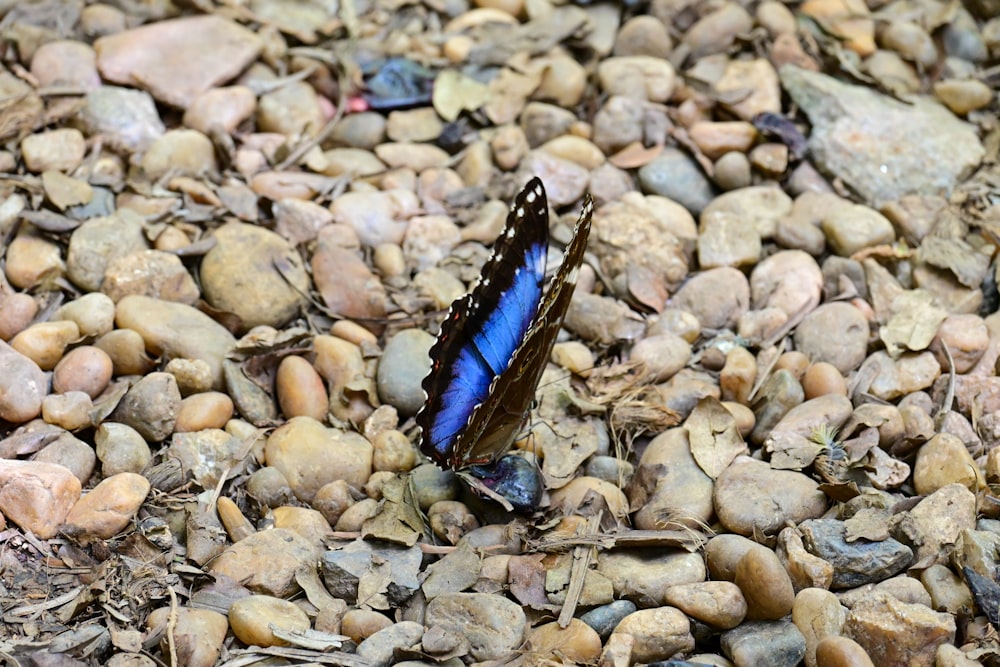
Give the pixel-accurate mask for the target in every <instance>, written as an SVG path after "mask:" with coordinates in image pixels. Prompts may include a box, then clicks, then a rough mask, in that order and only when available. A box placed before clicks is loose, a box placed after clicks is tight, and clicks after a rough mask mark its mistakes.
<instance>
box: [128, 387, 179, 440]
mask: <svg viewBox="0 0 1000 667" xmlns="http://www.w3.org/2000/svg"><path fill="white" fill-rule="evenodd" d="M180 404H181V394H180V391H178V389H177V380H175V379H174V376H173V375H170V374H169V373H162V372H157V373H150V374H149V375H146V376H144V377H142V378H140V379H139V380H138V381H137V382H136V383H135V384H134V385H132V388H131V389H129V390H128V393H126V394H125V396H124V397H123V398H122V400H121V402H120V403H119V404H118V407H117V408H115V411H114V412H113V413H112V415H111V419H113V420H114V421H119V422H122V423H123V424H126V425H128V426H131V427H132V428H134V429H135V430H136V431H138V432H139V434H140V435H141V436H142V437H143V438H145V439H146V440H147V441H148V442H158V441H160V440H165V439H166V438H167V437H168V436H169V435H170V434H171V433H173V430H174V423H175V422H176V420H177V412H178V411H179V410H180Z"/></svg>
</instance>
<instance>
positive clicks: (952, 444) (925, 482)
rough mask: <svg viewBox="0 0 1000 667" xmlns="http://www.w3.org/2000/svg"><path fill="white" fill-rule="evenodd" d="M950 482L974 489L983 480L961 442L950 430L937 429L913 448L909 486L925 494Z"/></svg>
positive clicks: (981, 486)
mask: <svg viewBox="0 0 1000 667" xmlns="http://www.w3.org/2000/svg"><path fill="white" fill-rule="evenodd" d="M954 483H957V484H961V485H962V486H965V487H966V488H969V489H970V490H972V491H974V492H975V491H978V490H979V489H981V488H983V486H984V484H985V481H984V480H983V476H982V473H981V472H980V470H979V466H978V465H976V463H975V461H973V459H972V455H971V454H969V450H968V449H967V448H966V446H965V444H964V443H963V442H962V441H961V440H960V439H959V438H958V437H956V436H954V435H951V434H950V433H938V434H937V435H935V436H934V437H933V438H931V439H930V440H929V441H927V442H926V443H924V444H923V445H922V446H921V447H920V449H919V450H917V460H916V462H915V463H914V465H913V486H914V488H915V489H916V491H917V493H918V494H921V495H928V494H931V493H934V492H935V491H937V490H938V489H941V488H944V487H945V486H948V485H949V484H954Z"/></svg>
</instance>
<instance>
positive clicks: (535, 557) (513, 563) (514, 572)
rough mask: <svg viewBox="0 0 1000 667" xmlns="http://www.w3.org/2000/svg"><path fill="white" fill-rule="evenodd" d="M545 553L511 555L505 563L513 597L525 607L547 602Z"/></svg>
mask: <svg viewBox="0 0 1000 667" xmlns="http://www.w3.org/2000/svg"><path fill="white" fill-rule="evenodd" d="M543 558H545V554H528V555H524V556H511V557H510V562H509V563H508V565H507V581H508V582H509V583H510V593H511V595H513V596H514V599H515V600H517V601H518V602H520V603H521V605H522V606H525V607H543V606H546V605H548V604H549V600H548V598H547V597H546V595H545V567H544V566H543V565H542V559H543Z"/></svg>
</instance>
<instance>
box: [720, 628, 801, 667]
mask: <svg viewBox="0 0 1000 667" xmlns="http://www.w3.org/2000/svg"><path fill="white" fill-rule="evenodd" d="M721 644H722V652H723V653H724V654H725V655H726V656H727V657H728V658H729V659H730V660H732V661H733V662H734V663H735V664H737V665H761V664H767V665H774V666H775V667H793V666H794V665H797V664H799V662H800V661H801V660H802V658H803V656H805V653H806V642H805V638H804V637H803V636H802V633H801V632H799V630H798V628H796V627H795V625H794V624H792V623H790V622H789V621H750V622H747V623H744V624H742V625H740V626H739V627H737V628H733V629H732V630H729V631H727V632H725V633H723V635H722V640H721Z"/></svg>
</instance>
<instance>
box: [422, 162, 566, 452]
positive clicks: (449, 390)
mask: <svg viewBox="0 0 1000 667" xmlns="http://www.w3.org/2000/svg"><path fill="white" fill-rule="evenodd" d="M548 236H549V226H548V201H547V199H546V197H545V189H544V187H543V186H542V183H541V181H540V180H539V179H537V178H535V179H532V180H531V181H530V182H529V183H528V184H527V185H526V186H525V188H524V189H523V190H522V191H521V193H520V194H519V195H518V196H517V197H516V199H515V201H514V205H513V206H512V207H511V211H510V214H509V215H508V216H507V224H506V226H505V228H504V231H503V233H501V235H500V237H499V238H498V239H497V242H496V244H495V246H494V249H493V254H492V255H491V256H490V258H489V259H488V260H487V262H486V264H485V265H484V267H483V271H482V275H481V277H480V279H479V282H478V283H477V284H476V286H475V287H474V288H473V290H472V292H470V293H469V294H468V295H466V296H464V297H462V298H460V299H458V300H456V301H455V303H453V304H452V306H451V309H450V310H449V312H448V317H447V318H446V319H445V321H444V322H443V323H442V325H441V332H440V333H439V334H438V338H437V341H436V342H435V343H434V345H433V347H431V350H430V357H431V371H430V373H429V374H428V375H427V377H426V378H424V382H423V388H424V391H425V392H426V394H427V401H426V402H425V404H424V407H423V408H422V409H421V410H420V412H419V413H417V424H418V425H419V426H420V428H421V433H422V435H421V450H422V451H423V452H424V453H425V454H426V455H427V456H429V457H430V458H431V459H432V460H434V461H435V462H436V463H437V464H438V465H441V466H442V467H446V468H454V469H457V468H459V467H462V466H463V465H464V461H465V455H464V452H465V450H467V449H468V448H469V447H470V446H471V445H470V444H469V443H468V438H466V437H463V434H465V432H466V429H467V426H468V424H469V422H470V420H471V419H472V417H473V415H474V414H475V413H476V412H477V410H478V409H479V407H480V406H481V405H482V404H483V403H484V402H485V401H486V400H487V399H488V398H489V396H490V393H491V387H492V386H493V384H494V382H495V380H496V379H497V378H498V377H500V376H502V375H503V373H504V372H505V371H506V370H507V369H508V367H509V366H510V364H511V360H512V359H513V358H514V354H515V352H516V351H517V349H518V348H519V347H520V346H521V344H522V342H523V340H524V338H525V335H526V334H527V333H528V331H529V330H530V329H531V326H532V323H533V322H534V320H535V318H536V316H537V314H538V309H539V304H540V303H541V300H542V288H543V285H544V282H545V260H546V257H547V254H548Z"/></svg>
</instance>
